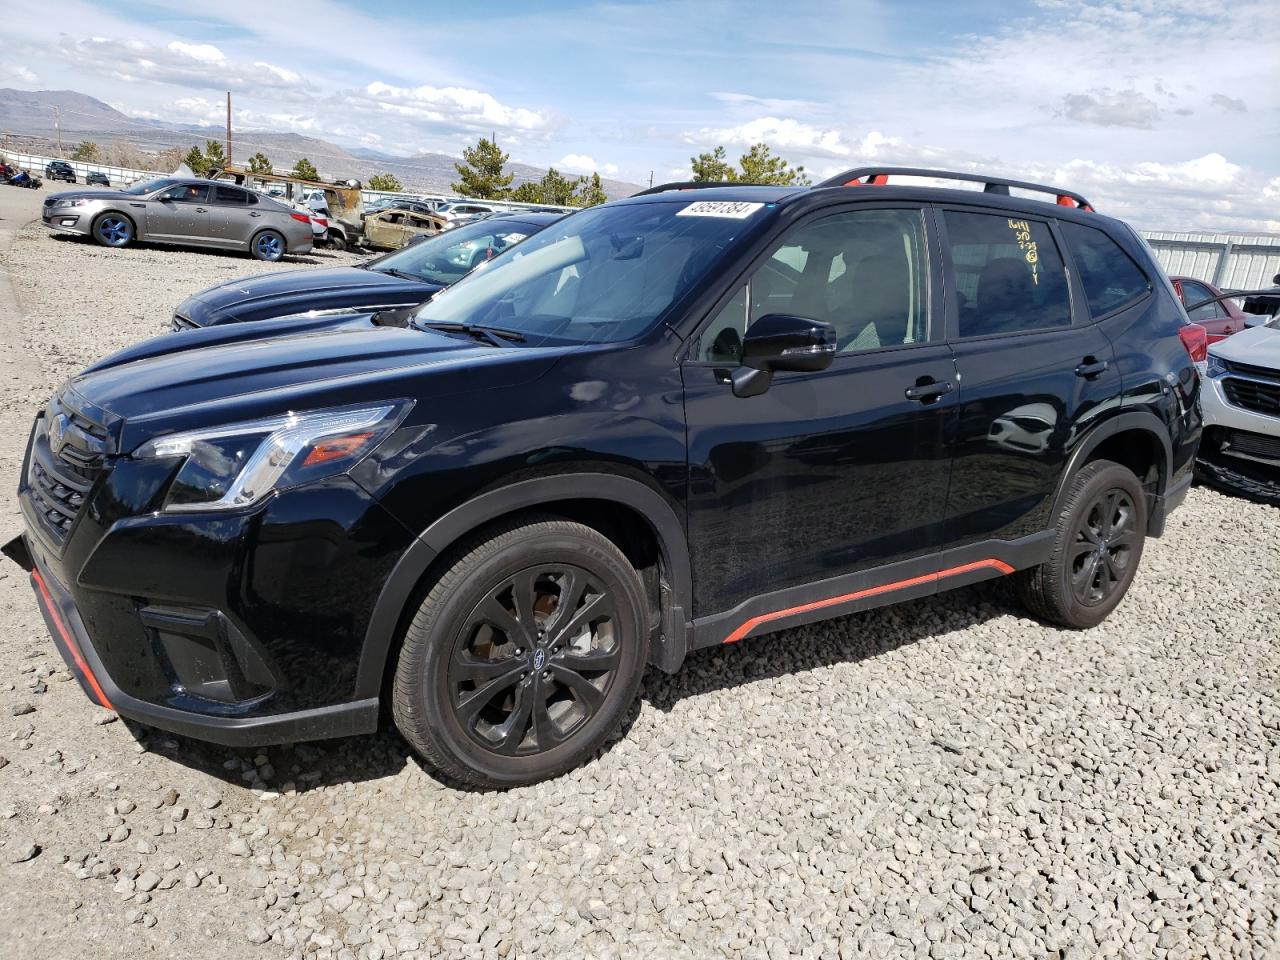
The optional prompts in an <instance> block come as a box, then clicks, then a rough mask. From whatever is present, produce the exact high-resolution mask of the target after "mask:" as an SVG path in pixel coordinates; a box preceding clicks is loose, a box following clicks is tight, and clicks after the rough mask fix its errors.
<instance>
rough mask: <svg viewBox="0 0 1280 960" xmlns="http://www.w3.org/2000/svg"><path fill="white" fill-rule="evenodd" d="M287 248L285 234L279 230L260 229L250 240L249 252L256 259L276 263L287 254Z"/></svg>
mask: <svg viewBox="0 0 1280 960" xmlns="http://www.w3.org/2000/svg"><path fill="white" fill-rule="evenodd" d="M286 249H287V246H286V244H285V239H284V234H282V233H281V232H280V231H279V230H262V231H259V232H258V233H255V234H254V235H253V239H252V240H250V241H249V252H250V253H251V254H252V255H253V259H255V260H266V261H268V262H270V263H275V262H276V261H277V260H279V259H280V258H281V257H283V256H284V255H285V251H286Z"/></svg>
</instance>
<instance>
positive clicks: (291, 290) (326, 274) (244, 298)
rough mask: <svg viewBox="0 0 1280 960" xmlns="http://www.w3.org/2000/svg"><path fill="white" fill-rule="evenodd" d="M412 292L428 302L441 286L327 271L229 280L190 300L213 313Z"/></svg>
mask: <svg viewBox="0 0 1280 960" xmlns="http://www.w3.org/2000/svg"><path fill="white" fill-rule="evenodd" d="M393 289H396V290H412V291H414V292H415V293H421V294H422V299H423V300H426V299H427V298H428V297H430V296H431V295H432V294H433V293H435V292H436V291H437V290H439V289H440V285H439V284H435V283H426V282H423V281H420V280H405V279H404V278H403V277H395V276H392V275H391V274H389V273H380V272H379V271H377V270H367V269H362V268H360V267H330V268H329V269H326V270H280V271H277V272H273V273H264V274H260V275H259V276H256V277H242V278H240V279H239V280H228V281H227V282H226V283H220V284H218V285H217V286H216V287H210V288H209V289H207V290H201V291H200V292H199V293H197V294H194V295H193V296H192V297H191V299H193V300H199V301H200V302H201V303H203V304H205V305H206V306H207V307H209V308H210V309H212V310H222V309H226V308H228V307H239V306H244V305H249V304H254V303H259V302H263V301H271V300H278V299H286V300H294V299H296V298H297V297H298V295H299V294H306V295H312V296H316V297H321V298H323V297H324V296H325V295H326V294H330V293H335V292H350V291H354V290H369V291H370V292H381V291H390V290H393Z"/></svg>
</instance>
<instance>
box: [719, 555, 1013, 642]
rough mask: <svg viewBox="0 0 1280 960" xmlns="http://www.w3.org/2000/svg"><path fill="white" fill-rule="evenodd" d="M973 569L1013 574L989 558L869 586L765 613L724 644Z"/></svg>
mask: <svg viewBox="0 0 1280 960" xmlns="http://www.w3.org/2000/svg"><path fill="white" fill-rule="evenodd" d="M973 570H997V571H999V572H1000V573H1001V574H1002V575H1008V574H1010V573H1013V567H1011V566H1009V564H1007V563H1005V562H1004V561H1003V560H996V559H995V558H994V557H989V558H988V559H986V560H975V561H974V562H973V563H966V564H963V565H962V566H959V567H948V568H947V569H946V570H939V571H937V572H936V573H926V574H922V575H921V576H918V577H912V578H911V579H910V580H898V581H896V582H894V583H885V584H881V585H880V586H878V587H867V588H866V589H865V590H857V591H855V592H854V593H844V594H841V595H840V596H838V597H829V598H827V599H826V600H815V601H814V602H813V603H805V604H801V605H800V606H798V607H787V608H786V609H785V610H775V611H773V612H772V613H762V614H760V616H758V617H752V618H751V619H750V620H748V621H746V622H745V623H743V624H742V626H740V627H738V629H737V630H734V631H733V633H731V634H729V636H727V637H726V638H725V641H724V642H725V643H735V642H737V641H738V640H741V639H742V638H743V637H745V636H746V635H747V634H749V633H750V632H751V631H752V630H754V629H755V628H756V627H758V626H760V624H762V623H771V622H772V621H774V620H781V619H783V618H784V617H792V616H795V615H796V614H798V613H808V612H809V611H810V610H821V609H822V608H823V607H834V606H836V605H837V604H841V603H849V602H850V601H853V600H861V599H862V598H864V597H875V596H878V595H880V594H882V593H892V592H893V591H894V590H905V589H906V588H907V587H914V586H918V585H919V584H922V583H929V582H931V581H932V582H937V581H939V580H942V579H943V578H944V577H955V576H959V575H960V574H962V573H969V572H970V571H973Z"/></svg>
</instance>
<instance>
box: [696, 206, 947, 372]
mask: <svg viewBox="0 0 1280 960" xmlns="http://www.w3.org/2000/svg"><path fill="white" fill-rule="evenodd" d="M927 258H928V254H927V247H926V245H925V233H924V218H923V213H922V212H921V211H920V210H859V211H855V212H852V213H840V214H836V215H835V216H830V217H824V218H823V219H821V220H814V221H811V222H809V223H806V224H803V225H801V226H799V227H796V228H795V229H794V230H792V231H791V233H789V234H788V235H787V236H786V237H785V238H784V239H783V240H782V242H781V243H780V244H779V245H778V247H777V248H776V249H775V250H774V252H773V255H772V256H771V257H770V258H769V259H768V260H766V261H765V262H764V263H763V264H761V265H760V266H759V267H758V268H757V269H756V271H755V272H754V273H753V274H752V276H751V279H750V280H749V281H748V283H747V285H746V286H745V287H744V288H743V289H741V290H739V291H738V293H737V294H735V295H734V297H733V298H732V299H731V300H730V301H729V302H728V303H727V304H726V305H725V306H724V307H723V308H722V309H721V310H720V312H719V313H718V314H717V315H716V316H715V317H714V318H713V319H712V321H711V324H710V326H708V327H707V329H706V330H704V331H703V334H702V337H701V340H700V344H699V350H698V357H699V359H701V360H706V361H711V362H721V363H726V362H733V361H736V360H737V359H738V357H739V356H740V354H741V345H742V334H743V332H744V331H745V330H746V329H748V328H750V326H751V324H752V323H754V322H755V321H757V320H759V319H760V318H761V317H763V316H766V315H768V314H771V313H790V314H795V315H797V316H801V317H808V318H810V319H811V320H824V321H826V322H827V323H830V324H831V325H832V326H833V327H834V328H835V331H836V344H837V347H838V349H839V351H840V352H841V353H854V352H857V351H861V350H876V349H879V348H881V347H900V346H904V345H906V344H911V343H920V342H922V341H924V340H927V339H928V336H929V331H928V302H927V301H928V282H927V278H928V274H929V268H928V259H927Z"/></svg>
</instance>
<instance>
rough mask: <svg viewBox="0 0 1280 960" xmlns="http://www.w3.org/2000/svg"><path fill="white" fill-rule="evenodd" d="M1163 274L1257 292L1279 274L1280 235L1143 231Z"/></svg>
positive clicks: (1228, 288)
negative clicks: (1162, 269)
mask: <svg viewBox="0 0 1280 960" xmlns="http://www.w3.org/2000/svg"><path fill="white" fill-rule="evenodd" d="M1142 235H1143V236H1144V237H1145V238H1146V240H1147V243H1149V244H1151V248H1152V249H1153V250H1154V251H1155V254H1156V259H1157V260H1159V261H1160V265H1161V266H1163V267H1164V269H1165V272H1166V273H1168V274H1169V275H1171V276H1176V277H1194V278H1195V279H1197V280H1207V281H1208V282H1209V283H1212V284H1213V285H1214V286H1215V287H1219V288H1221V289H1223V290H1257V289H1260V288H1262V287H1270V286H1271V285H1272V283H1271V278H1272V277H1274V276H1275V275H1276V274H1277V273H1280V236H1276V235H1274V234H1266V233H1255V234H1248V233H1170V232H1167V231H1143V232H1142Z"/></svg>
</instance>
